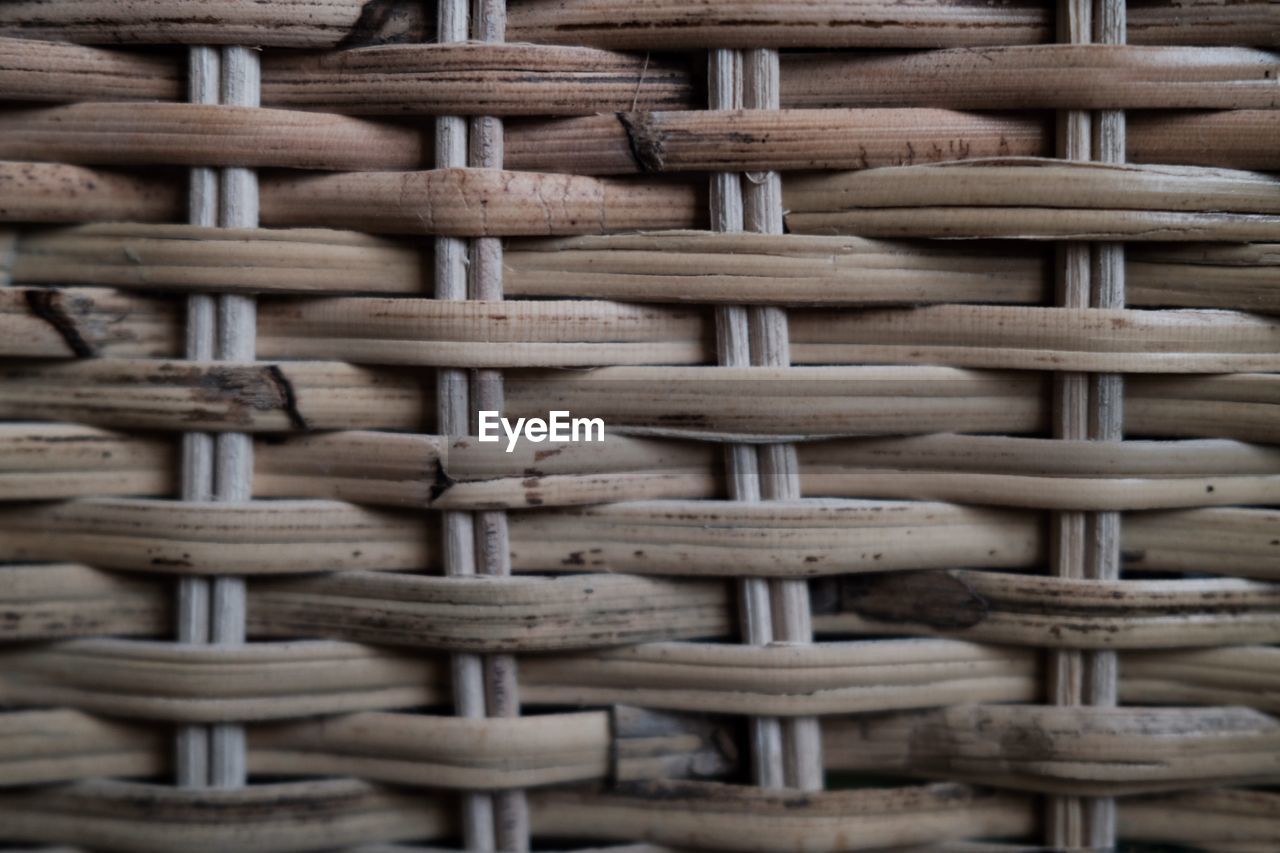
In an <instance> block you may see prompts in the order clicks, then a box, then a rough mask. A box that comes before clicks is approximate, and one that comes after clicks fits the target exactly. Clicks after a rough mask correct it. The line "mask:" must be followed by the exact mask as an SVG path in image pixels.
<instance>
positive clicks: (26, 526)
mask: <svg viewBox="0 0 1280 853" xmlns="http://www.w3.org/2000/svg"><path fill="white" fill-rule="evenodd" d="M214 519H217V521H216V522H215V521H214ZM509 523H510V526H511V550H512V562H513V565H514V568H516V569H517V570H520V571H565V570H570V571H605V572H628V573H643V574H656V575H669V574H684V575H702V576H726V575H735V574H736V575H746V574H750V575H762V576H778V577H781V576H806V575H824V574H834V573H841V572H851V571H879V570H891V569H916V568H945V567H950V566H954V565H983V566H1005V567H1023V566H1030V565H1033V564H1034V562H1035V561H1036V560H1037V559H1038V557H1039V556H1040V554H1041V551H1042V550H1043V543H1042V541H1041V538H1042V537H1041V531H1040V530H1039V525H1038V523H1037V519H1036V517H1035V516H1034V515H1033V514H1031V513H1025V512H1012V511H1007V510H990V509H975V508H968V507H962V506H953V505H948V504H938V503H898V502H865V501H837V500H813V501H799V502H792V503H778V502H773V503H770V504H768V505H766V506H740V505H737V504H734V503H732V502H723V501H714V502H713V501H652V502H634V503H625V504H612V505H608V506H600V507H592V508H586V509H579V510H557V511H550V510H547V511H542V512H535V513H525V514H520V515H513V516H511V518H510V521H509ZM0 530H3V531H4V533H5V536H4V542H3V543H0V560H82V561H86V562H91V563H93V564H94V565H97V566H102V567H105V568H116V569H124V570H132V571H153V572H155V571H159V572H175V573H180V574H255V575H256V574H288V573H300V572H317V571H358V570H378V571H395V570H405V569H415V570H431V569H433V568H435V567H436V566H437V565H438V553H437V548H438V543H436V542H435V541H434V540H435V538H436V537H435V535H434V533H433V532H431V531H429V530H426V529H423V526H422V524H421V519H420V517H418V516H416V515H415V514H412V513H403V512H400V513H393V512H389V511H379V510H371V509H367V508H364V507H360V506H356V505H353V504H345V503H338V502H333V501H255V502H246V503H225V502H223V503H216V504H215V503H199V502H178V501H160V500H145V499H130V498H101V499H83V500H77V501H68V502H64V503H57V504H46V505H39V504H37V505H29V506H23V505H15V506H11V507H7V508H4V509H3V510H0ZM800 532H803V533H804V536H800V535H799V533H800ZM1278 559H1280V557H1278ZM418 580H420V581H421V582H422V583H434V582H435V581H431V580H429V579H418ZM619 580H621V579H619ZM401 581H404V582H406V583H408V582H409V581H408V580H406V579H404V578H399V579H396V578H391V579H389V580H388V579H383V580H377V579H371V578H368V579H364V580H362V581H361V582H360V583H361V584H364V585H366V586H368V585H375V584H383V583H385V584H388V585H390V586H389V587H388V590H389V591H388V592H386V593H384V594H383V595H384V597H388V598H392V599H393V598H394V596H393V595H392V592H391V591H390V590H393V589H394V585H395V584H396V583H399V582H401ZM637 582H639V581H637ZM314 583H315V584H319V585H320V586H319V587H318V588H321V589H330V587H326V586H325V584H339V585H340V584H341V583H342V581H341V580H340V579H337V578H335V579H332V580H324V579H316V580H315V581H314ZM459 583H462V581H459ZM492 586H493V585H492V584H488V585H485V584H482V586H481V587H480V589H481V590H484V589H489V588H490V587H492ZM588 586H590V584H588ZM291 588H292V587H291ZM341 588H342V587H341V586H338V587H333V589H338V590H340V589H341ZM458 588H459V589H460V588H461V587H458ZM532 588H533V587H531V589H532ZM538 588H541V587H538ZM572 588H573V587H572V584H562V585H559V586H556V585H552V586H549V587H546V589H547V590H548V591H547V593H546V595H552V594H553V593H552V591H553V590H558V591H559V592H560V593H562V594H566V595H567V594H569V592H570V591H571V589H572ZM502 589H505V590H507V594H510V595H516V594H517V593H516V591H515V589H516V588H515V587H506V586H504V587H502ZM490 593H491V594H494V595H497V594H498V593H497V592H496V591H494V590H490ZM478 594H480V593H478ZM528 594H529V595H533V594H534V593H532V592H531V593H528ZM353 595H354V593H353ZM588 595H589V593H588ZM592 600H594V601H602V599H601V598H600V597H599V596H597V598H596V599H592ZM510 604H511V606H515V604H514V602H510ZM473 627H474V630H476V631H480V630H482V628H481V626H479V625H476V626H473ZM456 630H458V631H460V632H463V633H465V632H466V630H467V629H466V627H465V626H460V627H457V628H456ZM459 636H462V634H460V635H459Z"/></svg>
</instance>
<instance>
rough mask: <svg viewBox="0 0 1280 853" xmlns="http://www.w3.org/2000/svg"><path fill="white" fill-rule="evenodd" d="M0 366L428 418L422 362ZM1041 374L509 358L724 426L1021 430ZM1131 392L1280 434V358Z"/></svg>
mask: <svg viewBox="0 0 1280 853" xmlns="http://www.w3.org/2000/svg"><path fill="white" fill-rule="evenodd" d="M0 379H2V380H3V381H2V382H0V416H3V417H5V418H7V419H11V420H12V419H18V418H21V419H24V420H32V419H36V420H52V421H72V422H78V423H83V424H87V425H92V426H101V427H108V428H126V429H127V428H135V429H162V430H178V431H184V430H191V429H199V430H205V431H214V432H219V431H234V432H290V431H304V430H307V429H430V426H429V422H430V418H429V417H428V416H427V412H428V411H430V408H429V407H430V403H431V398H432V396H433V395H432V393H431V389H430V388H429V387H428V386H429V384H430V383H429V382H428V381H427V380H428V377H425V376H421V375H419V376H414V375H410V374H407V373H404V372H398V371H395V370H392V369H390V368H379V369H373V368H358V367H354V366H352V365H349V364H345V363H336V362H287V363H269V362H258V363H253V364H239V363H234V362H171V361H150V360H131V359H81V360H75V361H68V362H54V363H45V362H26V363H24V362H14V363H13V366H11V367H5V368H0ZM1045 387H1046V379H1045V376H1044V375H1041V374H1038V373H1031V372H1023V373H1001V372H994V371H970V370H959V369H954V368H942V367H912V366H907V367H792V368H723V367H607V368H599V369H596V370H591V371H586V372H582V373H572V372H566V371H554V372H548V371H542V372H539V371H513V372H512V373H511V374H509V376H508V381H507V395H508V403H507V407H506V411H507V413H508V415H509V416H513V417H543V418H545V417H547V413H548V411H549V410H553V409H554V410H567V411H570V412H576V413H578V414H579V415H582V416H590V417H593V418H601V419H603V420H604V422H605V424H606V425H607V429H606V431H613V432H623V433H626V432H630V433H647V434H654V435H668V436H683V437H695V438H700V439H709V440H730V441H732V440H741V439H748V440H766V439H779V438H783V437H786V438H788V439H789V440H801V439H803V440H809V439H814V438H821V437H827V436H837V435H893V434H921V433H932V432H940V431H946V430H956V431H960V432H996V433H1007V434H1018V433H1035V432H1039V431H1041V430H1043V429H1044V428H1045V426H1046V424H1047V420H1048V409H1047V399H1046V395H1045ZM1126 394H1127V400H1128V403H1127V405H1126V408H1125V418H1126V427H1127V429H1126V431H1127V432H1128V433H1129V434H1131V435H1134V436H1159V437H1179V438H1202V437H1230V438H1235V439H1239V440H1242V441H1256V442H1267V443H1280V425H1278V424H1280V420H1278V419H1277V418H1276V416H1275V408H1276V406H1278V405H1280V377H1277V376H1276V375H1274V374H1263V373H1247V374H1225V375H1217V376H1207V377H1189V376H1178V377H1165V376H1134V377H1132V378H1131V379H1130V381H1129V382H1128V383H1126ZM771 400H772V401H774V402H773V403H770V402H769V401H771Z"/></svg>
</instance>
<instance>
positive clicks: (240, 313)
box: [209, 47, 262, 788]
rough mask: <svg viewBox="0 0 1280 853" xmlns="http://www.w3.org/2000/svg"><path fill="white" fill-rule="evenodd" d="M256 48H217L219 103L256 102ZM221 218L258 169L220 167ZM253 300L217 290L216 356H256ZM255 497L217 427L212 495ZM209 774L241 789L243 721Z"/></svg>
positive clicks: (241, 452) (245, 194) (227, 618)
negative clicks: (218, 293)
mask: <svg viewBox="0 0 1280 853" xmlns="http://www.w3.org/2000/svg"><path fill="white" fill-rule="evenodd" d="M259 57H260V55H259V53H258V51H257V50H254V49H252V48H247V47H224V48H223V49H222V103H224V104H230V105H233V106H239V107H258V106H260V105H261V103H262V72H261V63H260V58H259ZM218 224H219V225H220V226H221V227H223V228H257V227H258V175H257V173H256V172H255V171H253V170H252V169H242V168H227V169H223V170H222V174H221V182H220V186H219V193H218ZM257 327H258V318H257V305H256V303H255V301H254V299H253V297H252V296H241V295H236V294H223V295H221V296H219V297H218V340H217V346H216V348H215V352H214V355H215V357H216V358H218V359H221V360H225V361H253V360H254V359H255V358H257V345H256V340H257ZM252 497H253V440H252V437H251V436H250V435H248V434H247V433H220V434H219V435H218V436H217V439H216V441H215V451H214V500H220V501H247V500H249V499H250V498H252ZM212 593H213V594H212V600H211V602H210V604H211V608H212V609H211V611H210V626H209V635H210V641H211V642H213V643H215V644H218V645H239V644H241V643H243V642H244V641H245V615H246V604H245V585H244V579H243V578H236V577H220V578H217V579H216V580H214V582H213V590H212ZM210 759H211V760H210V766H209V781H210V784H212V785H213V786H214V787H215V788H238V787H242V786H243V785H245V784H246V782H247V781H248V760H247V756H246V749H245V736H244V727H243V726H241V725H239V724H234V723H220V724H217V725H215V726H214V727H213V729H212V732H211V735H210Z"/></svg>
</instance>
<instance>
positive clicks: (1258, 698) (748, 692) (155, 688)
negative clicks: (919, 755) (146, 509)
mask: <svg viewBox="0 0 1280 853" xmlns="http://www.w3.org/2000/svg"><path fill="white" fill-rule="evenodd" d="M3 571H5V572H13V573H16V574H18V575H19V577H18V578H17V580H18V581H19V582H22V583H23V585H24V592H25V595H26V597H25V598H20V599H18V600H7V601H6V602H5V606H6V608H7V612H13V613H16V614H19V615H20V616H24V617H25V616H27V615H33V614H36V613H37V612H38V608H40V607H41V606H42V605H44V606H46V607H47V605H48V604H53V603H56V602H58V601H71V600H73V599H74V597H75V596H77V595H79V594H86V595H87V594H94V595H97V596H98V600H101V601H104V602H109V603H111V604H114V605H116V607H117V608H118V609H119V610H120V611H122V612H124V611H125V610H127V607H126V606H127V605H129V604H130V603H131V602H132V601H133V600H136V595H135V598H134V599H131V598H130V597H129V596H130V594H131V593H129V592H127V591H123V590H125V587H124V586H123V582H120V581H116V580H115V579H114V577H113V576H111V575H110V574H108V573H106V572H103V571H101V570H97V569H90V568H87V567H83V566H39V567H30V568H21V567H10V568H8V569H5V570H3ZM104 579H105V580H108V581H110V582H111V583H112V584H115V587H114V589H111V588H103V587H102V586H101V583H100V582H101V581H102V580H104ZM95 584H96V585H97V586H95ZM138 586H139V590H138V593H137V594H143V590H142V589H141V585H138ZM158 592H159V591H158V590H154V589H153V594H157V593H158ZM166 598H167V596H166ZM45 612H47V611H45ZM65 624H66V623H64V625H63V633H65ZM115 626H116V627H118V628H121V629H127V630H128V631H129V632H132V633H137V634H143V635H152V636H155V635H163V634H164V633H166V630H167V629H166V628H165V627H164V626H159V627H152V629H151V630H148V627H149V626H147V625H146V624H145V622H143V621H137V622H134V623H132V624H131V623H128V622H127V621H126V620H125V619H119V620H117V621H116V623H115ZM90 630H92V629H90ZM102 630H104V631H105V632H108V633H109V632H111V630H112V628H111V627H109V626H103V627H102ZM54 636H58V635H57V634H56V633H50V632H47V631H44V632H42V626H41V625H39V624H36V623H35V622H34V621H27V622H26V623H25V624H23V625H15V626H13V628H11V629H10V630H9V631H8V632H7V639H9V640H11V641H12V640H24V639H25V640H30V639H37V638H41V637H44V638H48V637H54ZM1278 657H1280V650H1278V649H1276V648H1274V647H1265V646H1255V647H1230V648H1219V649H1191V650H1188V649H1179V650H1176V651H1164V652H1150V651H1134V652H1127V651H1126V652H1122V658H1121V659H1122V662H1123V669H1122V671H1121V675H1122V677H1121V682H1120V690H1121V696H1122V698H1123V699H1124V700H1125V701H1126V702H1147V703H1150V702H1163V703H1175V704H1219V705H1220V704H1244V705H1250V706H1253V707H1257V708H1264V709H1269V710H1277V709H1280V676H1278V675H1277V672H1278V670H1277V669H1276V660H1277V658H1278ZM0 658H2V659H3V660H4V662H5V665H6V671H7V672H8V673H9V675H8V676H7V677H6V678H5V679H4V680H3V686H0V693H2V694H3V696H4V698H5V701H7V702H11V703H15V704H19V705H28V704H34V705H39V704H42V703H48V702H50V701H56V702H58V703H60V704H63V705H67V706H70V707H75V708H80V709H84V710H89V711H93V712H98V713H104V714H111V715H123V716H128V717H135V718H141V719H163V720H170V721H174V722H193V721H201V722H218V721H229V720H269V719H286V718H291V717H307V716H313V715H316V714H335V713H346V712H349V711H353V710H364V709H387V708H408V707H415V706H422V705H435V704H440V703H442V702H445V701H447V700H448V692H447V687H448V684H447V679H448V667H447V665H446V662H445V660H444V658H442V657H429V658H423V657H421V651H420V650H418V649H412V648H406V649H403V650H397V649H394V648H391V647H387V646H380V647H370V646H361V645H357V644H353V643H344V642H338V641H334V640H326V641H310V642H287V643H273V642H255V643H253V644H251V645H250V646H247V647H237V648H236V649H235V650H234V651H228V650H226V649H217V650H210V649H206V648H202V647H199V646H183V645H174V644H172V643H165V642H143V641H122V640H114V639H113V640H108V639H86V640H69V641H64V642H60V643H56V644H42V645H30V644H27V645H22V646H16V647H10V648H9V649H7V650H4V651H0ZM1042 675H1043V674H1042V673H1041V672H1040V657H1039V655H1038V652H1037V651H1036V649H1034V648H1027V649H1019V648H1016V647H1013V646H1007V645H1004V646H983V645H979V644H976V643H970V642H964V641H959V640H938V639H931V640H925V639H900V640H871V641H867V640H861V641H857V642H845V643H828V642H822V643H818V644H815V645H811V646H807V647H805V648H804V649H799V648H796V647H791V646H771V647H761V646H754V647H753V646H735V645H732V644H729V645H726V644H723V643H689V642H680V643H651V644H642V645H632V646H626V647H621V648H617V649H601V650H594V651H587V652H570V653H538V654H536V655H531V656H522V657H521V659H520V690H521V695H522V696H523V697H524V701H525V702H526V703H527V704H530V705H552V706H564V705H613V704H617V703H636V704H641V705H644V706H645V707H653V708H668V709H673V710H685V711H696V712H703V713H722V714H743V713H750V714H769V715H782V716H790V715H812V714H847V713H865V712H875V711H892V710H906V709H911V708H933V707H938V706H940V705H945V704H952V703H959V702H977V701H982V702H1027V701H1034V700H1035V698H1036V697H1037V695H1038V694H1037V684H1039V683H1040V681H1041V680H1042Z"/></svg>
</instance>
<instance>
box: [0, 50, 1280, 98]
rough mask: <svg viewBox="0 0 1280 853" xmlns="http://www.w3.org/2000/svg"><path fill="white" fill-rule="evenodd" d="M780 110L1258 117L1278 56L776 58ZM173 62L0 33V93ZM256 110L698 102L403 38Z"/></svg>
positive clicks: (1068, 53)
mask: <svg viewBox="0 0 1280 853" xmlns="http://www.w3.org/2000/svg"><path fill="white" fill-rule="evenodd" d="M782 63H783V71H782V82H783V89H782V92H781V105H782V106H783V107H784V108H794V107H872V106H885V107H899V106H924V107H944V108H949V109H1000V110H1008V109H1013V108H1026V109H1052V108H1058V109H1067V108H1074V109H1152V108H1166V109H1251V108H1252V109H1266V108H1271V107H1275V106H1277V105H1278V104H1280V101H1278V100H1277V98H1278V97H1280V96H1278V95H1277V92H1276V86H1275V79H1276V74H1277V73H1280V63H1278V62H1277V59H1276V56H1275V54H1274V53H1270V52H1267V51H1261V50H1249V49H1245V48H1205V47H1196V48H1184V47H1151V46H1147V47H1142V46H1132V45H1101V44H1097V45H1093V44H1090V45H1083V44H1060V45H1027V46H1013V47H997V46H989V47H986V48H984V49H983V50H982V51H981V53H976V52H974V51H973V50H971V49H968V48H958V49H952V50H939V51H925V52H904V53H894V54H883V53H827V54H811V55H805V54H787V55H785V56H783V57H782ZM180 64H181V63H180V60H179V58H178V57H177V56H176V55H175V56H172V57H164V56H156V55H153V54H143V53H136V52H135V53H124V52H121V51H118V50H104V49H95V48H87V47H82V46H79V45H73V44H67V43H64V42H40V41H32V40H29V39H15V38H4V37H0V97H3V98H5V99H7V100H13V101H35V102H39V101H44V102H55V103H56V102H75V101H95V100H126V99H129V100H132V99H137V100H159V101H180V100H182V99H183V90H182V85H181V83H182V75H181V73H180ZM262 77H263V81H262V82H263V86H262V89H263V91H262V101H263V105H264V106H267V107H286V108H292V109H309V110H320V111H323V112H335V113H345V114H349V115H436V114H461V115H468V114H473V115H499V116H503V115H507V116H510V115H531V116H547V115H591V114H593V113H598V112H612V113H616V112H634V111H635V110H637V109H639V110H645V111H648V110H658V109H673V108H683V107H695V106H697V104H696V101H695V98H694V95H693V89H692V85H691V81H690V74H689V68H688V65H687V64H686V63H685V62H683V61H676V60H673V59H669V58H661V57H650V58H648V59H646V57H645V56H642V55H639V54H626V53H615V52H609V51H602V50H594V49H590V48H578V47H559V46H544V45H533V44H477V43H471V44H467V43H462V44H399V45H386V46H381V47H372V48H362V49H357V50H345V51H338V52H333V53H324V54H311V55H287V54H280V53H268V54H267V55H266V56H265V57H264V67H263V70H262Z"/></svg>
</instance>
